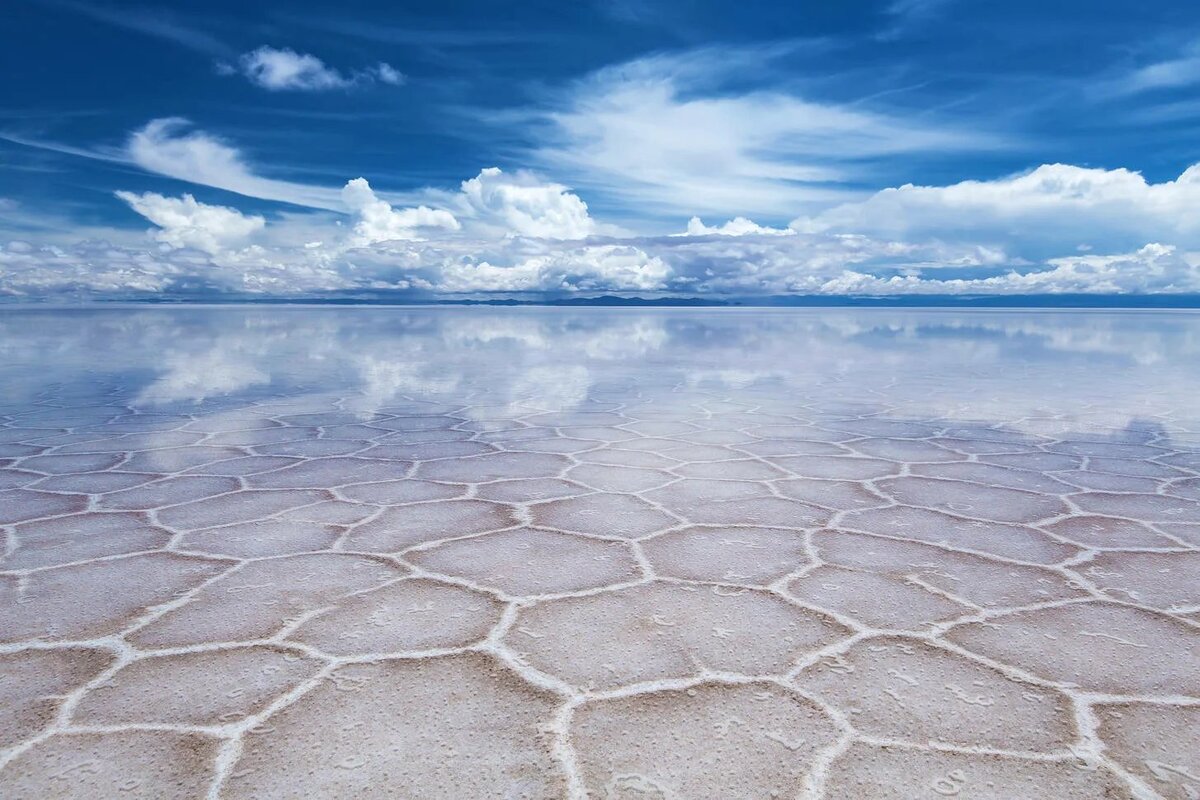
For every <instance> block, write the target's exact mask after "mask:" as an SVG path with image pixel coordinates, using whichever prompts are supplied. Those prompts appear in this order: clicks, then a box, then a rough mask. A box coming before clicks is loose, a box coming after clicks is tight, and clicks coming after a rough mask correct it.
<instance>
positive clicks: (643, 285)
mask: <svg viewBox="0 0 1200 800" xmlns="http://www.w3.org/2000/svg"><path fill="white" fill-rule="evenodd" d="M670 276H671V269H670V267H668V266H667V264H666V263H665V262H664V261H663V260H662V259H661V258H659V257H657V256H652V255H649V254H647V253H646V252H645V251H644V250H642V249H640V248H638V247H634V246H631V245H597V246H583V247H573V248H566V249H549V250H548V251H547V252H543V253H541V254H537V255H528V256H525V257H523V258H517V259H514V260H513V261H511V262H510V263H509V264H492V263H489V262H488V261H479V262H477V263H469V262H465V261H461V260H452V261H447V262H445V263H443V264H442V265H441V268H440V269H439V271H438V275H437V279H436V280H437V283H436V284H433V286H435V287H436V289H437V290H438V291H441V292H459V293H465V292H577V291H651V290H655V289H666V288H667V279H668V278H669V277H670Z"/></svg>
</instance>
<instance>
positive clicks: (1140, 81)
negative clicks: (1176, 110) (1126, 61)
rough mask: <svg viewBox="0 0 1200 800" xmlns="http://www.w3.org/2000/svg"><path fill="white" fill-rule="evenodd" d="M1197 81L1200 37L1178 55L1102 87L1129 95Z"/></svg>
mask: <svg viewBox="0 0 1200 800" xmlns="http://www.w3.org/2000/svg"><path fill="white" fill-rule="evenodd" d="M1196 84H1200V40H1197V41H1194V42H1191V43H1190V44H1188V45H1187V46H1186V47H1184V48H1183V50H1182V51H1180V52H1179V54H1178V56H1177V57H1175V58H1170V59H1167V60H1165V61H1156V62H1154V63H1151V64H1146V65H1145V66H1142V67H1138V68H1136V69H1132V70H1130V71H1128V72H1126V73H1125V74H1124V75H1121V76H1120V77H1118V78H1116V79H1114V80H1111V81H1107V82H1103V83H1101V84H1100V89H1101V91H1103V92H1106V93H1108V94H1115V95H1129V94H1140V93H1142V92H1149V91H1155V90H1162V89H1180V88H1183V87H1187V86H1194V85H1196Z"/></svg>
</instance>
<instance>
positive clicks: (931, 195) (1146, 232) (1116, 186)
mask: <svg viewBox="0 0 1200 800" xmlns="http://www.w3.org/2000/svg"><path fill="white" fill-rule="evenodd" d="M1198 207H1200V165H1194V166H1192V167H1190V168H1188V169H1187V170H1186V171H1185V172H1184V173H1183V174H1182V175H1180V176H1179V178H1178V179H1176V180H1174V181H1164V182H1162V183H1150V182H1148V181H1147V180H1146V179H1145V178H1144V177H1143V176H1142V175H1140V174H1139V173H1136V172H1131V171H1129V170H1125V169H1112V170H1105V169H1093V168H1085V167H1075V166H1070V165H1067V164H1045V165H1042V166H1040V167H1038V168H1037V169H1035V170H1033V171H1031V172H1028V173H1025V174H1021V175H1015V176H1012V177H1007V178H1001V179H998V180H993V181H963V182H961V183H956V184H953V185H950V186H914V185H912V184H908V185H905V186H901V187H898V188H894V189H884V190H883V191H881V192H877V193H876V194H874V195H872V196H871V197H869V198H867V199H866V200H862V201H858V202H854V203H847V204H844V205H840V206H837V207H835V208H832V209H829V210H827V211H824V212H821V213H819V214H816V215H814V216H808V217H800V218H798V219H796V220H795V221H793V222H792V227H793V228H795V229H797V230H800V231H806V232H853V233H861V234H868V235H874V236H886V237H903V238H905V239H908V240H912V239H921V238H929V237H936V238H939V239H942V240H948V241H963V240H967V241H974V242H977V243H984V244H988V245H993V246H994V245H1002V246H1006V247H1007V249H1009V250H1010V251H1012V252H1014V253H1016V254H1018V255H1029V256H1030V257H1035V258H1037V257H1043V256H1046V255H1051V256H1052V255H1059V254H1063V253H1065V252H1067V251H1071V250H1074V249H1076V248H1077V247H1078V246H1079V245H1087V246H1090V247H1092V248H1095V249H1101V250H1105V251H1108V252H1112V251H1114V250H1118V249H1121V248H1127V247H1130V246H1134V245H1137V244H1144V243H1145V242H1148V241H1164V242H1169V243H1172V244H1177V245H1181V246H1184V247H1200V216H1198V215H1197V214H1196V213H1195V209H1196V208H1198Z"/></svg>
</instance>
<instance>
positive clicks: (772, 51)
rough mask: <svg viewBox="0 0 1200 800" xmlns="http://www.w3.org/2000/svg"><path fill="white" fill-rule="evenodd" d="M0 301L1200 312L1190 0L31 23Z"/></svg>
mask: <svg viewBox="0 0 1200 800" xmlns="http://www.w3.org/2000/svg"><path fill="white" fill-rule="evenodd" d="M0 45H2V46H0V68H2V69H3V71H4V74H5V75H6V76H9V79H8V80H6V81H5V82H4V84H3V86H2V87H0V297H8V298H12V299H20V300H36V299H44V298H55V297H61V296H64V295H69V296H79V297H147V296H175V295H179V296H209V297H214V296H220V295H223V294H226V295H227V294H238V295H245V294H249V295H256V296H264V297H267V296H295V295H303V296H306V297H315V296H320V295H322V294H327V293H337V294H345V293H356V292H360V293H361V292H372V293H383V294H389V295H394V296H396V297H398V298H402V297H417V296H420V297H429V296H459V295H480V296H483V295H488V294H490V293H506V294H511V293H521V294H529V295H553V296H561V295H579V294H587V293H636V294H651V295H662V294H673V295H687V296H714V297H716V296H727V295H731V296H738V297H752V296H760V295H780V294H804V295H810V294H820V295H861V294H870V295H879V294H917V295H928V294H1005V293H1014V294H1057V293H1100V294H1113V293H1133V294H1141V293H1200V215H1198V214H1196V212H1195V209H1197V208H1200V136H1198V135H1197V134H1198V133H1200V12H1198V11H1197V10H1196V8H1195V7H1194V5H1193V4H1190V3H1184V2H1180V0H1147V2H1144V3H1140V4H1138V6H1137V8H1136V9H1135V8H1133V7H1131V6H1130V5H1129V4H1128V3H1125V2H1120V1H1119V0H1092V1H1091V2H1083V1H1082V0H1069V1H1068V2H1063V3H1055V4H1046V3H1034V2H1032V1H1031V0H1014V2H1011V3H1003V4H998V3H979V2H973V0H900V1H899V2H895V1H884V0H877V1H872V0H846V2H840V3H817V2H801V3H783V2H774V3H771V2H755V1H754V0H741V1H740V2H737V3H733V2H705V3H701V2H699V1H698V0H677V1H676V2H665V0H661V1H660V0H644V1H640V0H622V1H621V2H611V1H608V2H594V3H589V2H580V3H558V4H549V3H522V4H510V5H507V6H497V5H496V4H494V3H487V2H476V3H470V2H468V3H454V4H427V5H425V6H422V7H414V6H413V5H412V4H394V3H383V2H366V1H365V0H363V1H358V0H349V1H348V2H345V3H341V4H339V5H338V6H337V7H336V9H334V10H331V9H330V7H329V6H328V5H326V4H318V3H315V2H289V3H282V2H264V3H254V4H247V3H234V2H225V1H224V0H211V2H206V3H204V4H169V5H160V6H159V7H152V6H131V5H128V4H124V3H116V2H105V0H17V2H16V3H15V4H13V5H12V6H11V7H9V8H7V9H6V21H5V25H4V26H3V27H2V28H0Z"/></svg>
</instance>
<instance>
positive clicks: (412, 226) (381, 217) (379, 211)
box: [342, 178, 462, 245]
mask: <svg viewBox="0 0 1200 800" xmlns="http://www.w3.org/2000/svg"><path fill="white" fill-rule="evenodd" d="M342 201H343V202H344V203H345V204H346V207H347V208H348V209H350V211H351V212H353V213H354V215H355V216H356V217H357V218H358V222H357V224H355V226H354V243H355V244H357V245H368V244H374V243H375V242H386V241H391V240H395V239H417V238H420V234H421V231H422V230H427V229H442V230H451V231H456V230H458V229H459V228H461V227H462V226H461V225H459V222H458V220H457V219H455V217H454V215H453V214H451V213H450V212H449V211H445V210H442V209H433V208H429V207H428V206H419V207H417V208H405V209H400V210H396V209H394V208H392V206H391V204H390V203H388V202H387V201H386V200H380V199H379V198H378V197H377V196H376V195H375V192H374V191H373V190H372V189H371V185H370V184H369V183H367V181H366V179H365V178H355V179H354V180H352V181H350V182H348V183H347V184H346V186H345V187H344V188H343V189H342Z"/></svg>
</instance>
